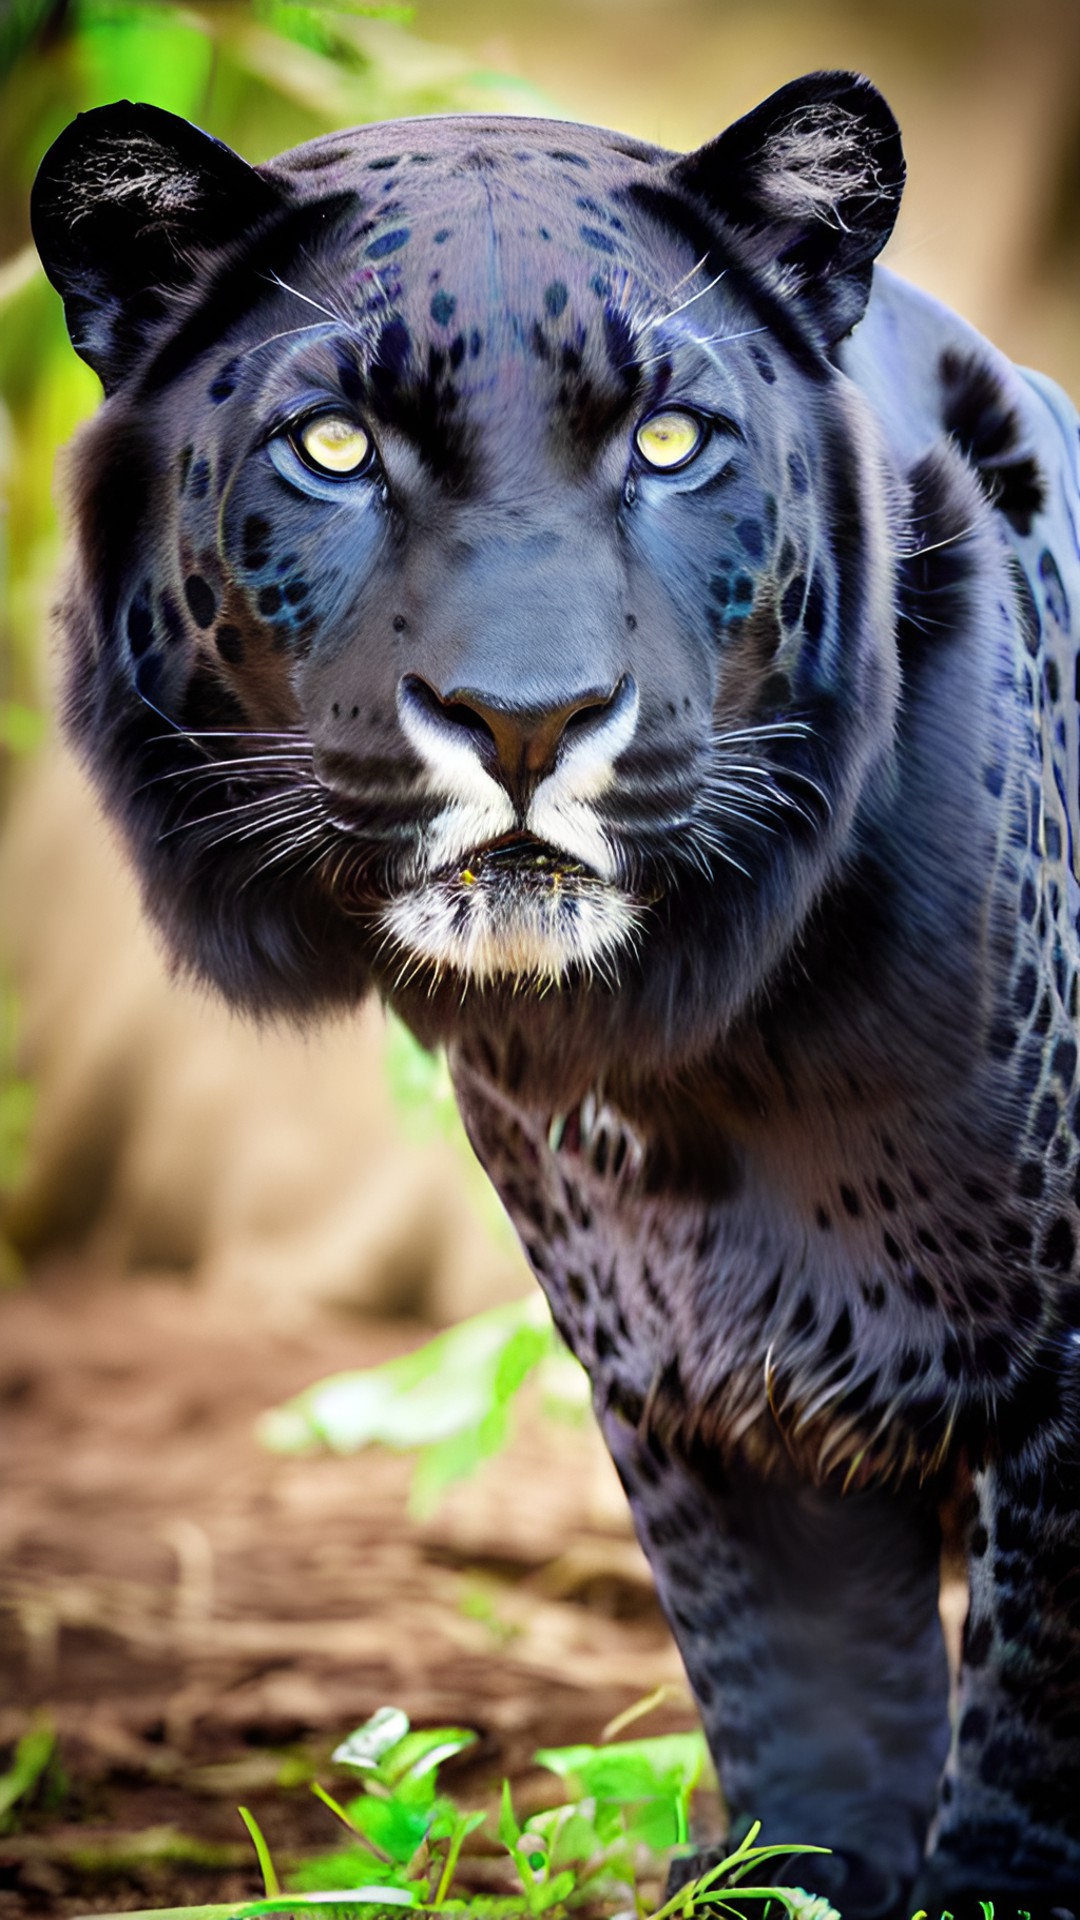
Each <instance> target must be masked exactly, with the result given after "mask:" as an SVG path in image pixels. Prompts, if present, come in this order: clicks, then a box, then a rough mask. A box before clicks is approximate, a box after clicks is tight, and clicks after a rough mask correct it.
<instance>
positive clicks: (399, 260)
mask: <svg viewBox="0 0 1080 1920" xmlns="http://www.w3.org/2000/svg"><path fill="white" fill-rule="evenodd" d="M607 138H608V136H602V135H598V134H597V135H594V134H590V132H589V130H587V129H584V130H583V129H580V128H570V127H567V128H564V127H563V126H562V125H561V124H560V123H558V122H516V121H510V122H505V123H503V124H501V125H492V124H491V123H490V122H485V121H482V120H456V121H450V122H444V121H434V122H432V121H426V122H424V121H421V122H414V123H411V124H406V125H405V126H400V127H399V126H395V127H392V128H382V129H379V128H375V129H371V128H369V129H362V130H361V131H360V132H359V133H357V134H355V135H349V136H347V138H346V139H345V140H344V141H343V140H341V139H340V138H338V139H336V140H334V141H326V142H317V143H315V144H314V145H313V147H311V148H306V149H302V150H300V152H299V154H298V155H295V156H286V158H285V160H284V161H283V162H282V163H280V165H281V171H282V172H284V173H286V174H287V175H289V176H290V178H291V180H292V181H293V184H294V190H295V183H296V181H297V178H299V180H300V182H301V183H303V181H304V178H305V175H310V176H312V177H313V178H314V179H315V180H316V181H317V182H318V187H317V191H318V192H319V193H320V194H323V193H325V191H326V189H327V186H328V185H329V186H330V187H331V188H332V190H333V192H334V193H335V194H339V195H340V194H344V195H346V196H347V202H348V206H349V213H348V215H347V217H346V218H344V219H343V220H341V221H339V222H338V223H336V224H335V225H334V227H333V229H332V230H329V231H327V233H326V234H325V237H324V239H323V241H322V242H321V244H319V245H318V247H317V248H316V247H312V248H310V249H308V250H307V252H306V263H305V264H306V266H307V268H308V271H309V280H308V281H306V282H305V283H304V294H305V297H306V300H307V302H308V304H309V305H310V304H312V303H314V302H316V301H319V300H321V301H322V302H323V303H324V307H325V311H326V313H327V316H328V317H330V318H336V319H337V320H339V321H340V322H341V323H342V328H343V331H342V333H340V334H339V335H338V337H337V340H336V341H335V342H330V341H326V340H324V341H320V342H318V344H316V342H315V340H314V339H313V333H314V332H315V331H317V329H312V328H306V329H302V330H301V333H300V334H299V335H298V336H297V337H298V339H299V340H300V341H301V342H302V345H300V346H298V347H296V348H295V349H294V348H292V347H290V348H289V353H288V357H289V359H290V361H291V360H292V358H293V353H294V351H295V352H296V353H297V354H302V355H303V357H304V358H305V359H307V358H309V357H310V356H321V357H322V358H323V359H325V358H326V357H327V356H330V357H331V358H333V359H334V363H335V364H334V371H335V377H337V376H338V375H340V374H341V373H342V368H343V366H344V365H345V363H350V362H352V360H353V355H354V354H355V360H356V374H357V378H358V380H359V382H360V385H359V387H358V389H357V392H356V395H355V398H356V399H357V401H358V403H361V404H362V405H363V406H364V408H365V409H366V410H368V411H370V412H372V413H373V415H374V417H375V419H376V421H378V420H379V419H380V418H382V419H383V420H384V421H389V422H390V423H391V424H393V425H395V426H400V427H402V428H403V429H404V430H405V431H406V433H407V434H408V435H409V437H410V438H411V439H412V440H413V441H415V443H416V444H417V445H418V446H419V447H420V448H421V450H422V452H423V454H424V457H425V459H426V461H427V464H428V465H429V466H430V467H432V468H433V470H435V471H436V472H438V473H442V474H451V475H452V476H453V477H454V479H455V484H464V483H465V480H466V478H467V474H468V472H469V471H470V469H471V468H472V466H473V465H474V461H473V454H474V453H475V452H476V449H477V445H478V443H477V434H485V435H486V434H487V426H491V427H492V429H493V431H494V430H496V429H497V432H495V437H496V438H497V439H498V441H499V442H500V444H501V445H502V446H503V450H504V452H505V446H506V444H507V443H508V442H510V441H514V440H515V439H518V438H520V440H521V442H522V444H524V442H525V441H528V440H530V439H532V438H534V437H535V436H536V434H537V433H538V432H543V431H544V430H545V428H544V422H545V421H547V420H550V419H552V418H553V419H554V420H555V421H557V422H559V423H561V427H562V429H564V431H562V436H561V437H562V440H563V442H564V445H565V447H566V450H567V455H568V457H573V448H574V447H575V446H577V447H578V448H579V449H586V448H590V447H596V446H598V445H601V444H602V443H603V441H604V437H605V433H606V431H607V429H609V428H610V427H613V426H615V425H616V424H617V423H618V422H619V421H620V420H621V419H622V418H623V416H624V414H625V412H626V409H627V408H628V407H629V406H630V405H631V403H632V402H634V403H636V401H637V399H638V398H639V397H641V396H643V395H646V394H647V391H648V390H649V388H650V383H651V379H652V373H651V371H650V369H652V368H655V367H656V366H658V365H659V363H660V361H661V359H662V355H661V354H660V353H659V352H655V353H654V352H653V347H654V344H658V342H659V335H658V334H654V333H652V332H651V331H650V330H651V329H652V328H654V327H657V326H659V325H660V324H661V323H662V320H663V317H664V315H665V314H666V313H667V312H668V311H669V309H670V308H671V307H672V306H673V305H677V304H678V302H679V298H680V296H679V294H678V292H677V291H676V289H677V287H678V283H679V282H680V281H681V280H683V281H684V280H685V278H686V273H687V261H688V260H689V263H690V267H691V270H692V268H693V264H694V262H693V257H692V254H691V253H690V252H689V249H688V245H687V243H686V242H685V240H681V239H680V238H679V237H678V236H672V238H671V239H670V241H665V237H664V235H663V233H662V231H659V230H658V229H657V227H656V223H655V222H654V221H651V220H649V219H648V217H647V216H646V215H645V214H644V213H643V212H642V211H641V209H640V208H639V207H638V206H637V205H636V203H635V201H634V198H633V192H632V189H633V187H634V185H635V183H636V182H640V181H641V180H642V179H644V178H645V177H646V176H648V175H650V174H654V171H655V156H654V155H653V154H652V152H651V150H649V149H644V148H641V149H636V150H635V149H633V145H632V143H621V144H619V145H618V146H605V145H604V144H603V142H604V140H605V139H607ZM610 138H611V139H612V140H614V139H615V136H610ZM564 143H565V144H564ZM302 190H303V191H305V192H307V191H312V190H315V189H311V188H309V187H306V186H305V187H303V189H302ZM315 268H317V270H318V271H317V273H316V274H315V277H314V278H311V277H310V275H311V272H312V270H313V269H315ZM309 318H311V319H313V318H314V316H309ZM273 328H274V333H275V336H276V334H277V329H278V322H277V319H276V318H275V319H274V321H273ZM349 377H350V376H349V372H348V370H346V371H345V373H344V379H345V381H346V383H347V381H348V378H349ZM538 402H539V403H540V404H539V407H538ZM519 414H520V416H521V420H520V435H518V434H517V431H516V427H515V422H516V421H517V419H518V415H519ZM485 423H487V424H486V425H485ZM488 437H490V436H488ZM490 457H494V452H493V451H491V453H490Z"/></svg>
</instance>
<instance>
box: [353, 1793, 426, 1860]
mask: <svg viewBox="0 0 1080 1920" xmlns="http://www.w3.org/2000/svg"><path fill="white" fill-rule="evenodd" d="M347 1811H348V1815H349V1818H350V1820H351V1821H352V1822H353V1825H354V1826H355V1827H356V1829H357V1831H358V1833H360V1834H361V1836H362V1837H363V1839H365V1840H370V1842H371V1844H372V1846H373V1847H377V1848H378V1850H379V1852H380V1853H384V1854H388V1855H389V1857H390V1859H391V1860H393V1861H396V1863H397V1865H398V1866H399V1867H404V1866H407V1865H408V1863H409V1861H410V1860H411V1859H412V1857H413V1854H414V1853H415V1852H416V1849H417V1847H418V1846H419V1845H420V1843H421V1841H422V1840H423V1839H424V1838H425V1836H426V1834H427V1830H428V1815H427V1810H426V1809H425V1808H423V1807H410V1806H408V1805H407V1804H406V1802H405V1801H403V1800H399V1799H397V1798H396V1797H395V1798H393V1799H390V1800H382V1799H376V1798H375V1796H374V1795H373V1794H361V1795H360V1797H359V1799H356V1800H350V1802H349V1805H348V1808H347Z"/></svg>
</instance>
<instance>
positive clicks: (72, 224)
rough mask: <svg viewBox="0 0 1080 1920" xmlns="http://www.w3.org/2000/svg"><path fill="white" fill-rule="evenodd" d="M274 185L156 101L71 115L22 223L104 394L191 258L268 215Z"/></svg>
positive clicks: (177, 296) (180, 287) (161, 314)
mask: <svg viewBox="0 0 1080 1920" xmlns="http://www.w3.org/2000/svg"><path fill="white" fill-rule="evenodd" d="M283 204H284V199H283V194H282V191H281V189H280V188H278V187H277V186H275V185H273V184H272V183H271V181H270V180H269V179H268V178H267V177H265V176H264V175H263V174H261V173H258V172H256V170H255V168H254V167H250V166H249V165H248V164H247V162H246V161H245V160H241V158H240V156H239V154H236V153H234V152H233V151H232V149H231V147H227V146H225V145H223V143H222V142H221V141H220V140H214V139H212V138H211V136H210V135H209V134H206V133H201V132H200V131H199V129H198V127H193V126H192V125H191V124H190V122H188V121H187V120H181V119H179V118H178V117H177V115H176V114H174V113H166V112H165V111H164V110H163V109H162V108H161V107H149V106H133V105H132V103H131V102H130V101H129V100H118V101H117V102H116V104H115V105H114V106H110V107H95V108H94V109H93V110H92V111H91V112H90V113H80V114H79V116H78V118H77V119H76V120H73V121H72V123H71V125H70V126H69V127H67V128H66V129H65V131H64V132H63V133H62V134H61V135H60V138H59V139H58V140H57V141H56V142H55V144H54V145H53V146H52V147H50V149H49V151H48V153H47V154H46V155H45V158H44V160H43V161H42V163H41V166H40V168H39V170H38V175H37V179H36V180H35V182H34V190H33V194H32V196H31V202H30V218H31V225H32V227H33V233H34V239H35V241H36V243H37V248H38V252H39V253H40V255H41V258H42V261H43V263H44V267H45V271H46V273H47V274H48V276H49V279H50V280H51V281H52V283H53V286H54V287H55V288H56V289H57V291H58V293H60V294H62V295H63V300H64V311H65V315H66V318H67V324H68V332H69V333H70V335H71V339H72V344H73V346H74V348H75V351H76V353H78V354H81V356H82V358H83V359H84V360H86V361H88V362H89V364H90V366H92V367H93V368H94V371H95V372H96V373H97V374H98V375H99V376H100V378H101V382H102V385H103V386H104V388H105V391H106V393H110V392H111V391H112V390H113V388H114V387H116V386H117V385H118V384H119V382H120V381H121V380H122V379H123V377H124V375H125V373H126V372H128V370H129V369H130V367H131V366H132V364H133V363H134V362H135V361H136V360H137V359H138V358H139V357H140V355H141V354H142V352H143V351H144V349H145V345H146V341H147V336H148V335H149V334H150V333H151V332H152V331H153V330H154V329H155V328H156V327H157V326H158V325H159V324H160V323H161V322H162V320H164V319H166V318H167V317H168V315H169V312H170V307H171V306H172V305H173V304H174V302H175V304H176V305H177V306H180V305H181V302H182V296H183V291H184V289H185V288H186V287H187V286H188V285H189V284H190V283H191V280H192V278H193V271H194V263H195V262H196V260H197V259H198V258H199V257H200V256H203V255H206V254H210V255H211V256H212V255H213V254H214V253H215V252H220V251H223V250H224V249H225V248H227V247H228V246H229V244H230V242H233V241H235V240H237V239H239V238H241V237H242V236H243V235H244V234H245V233H247V232H249V231H250V230H251V229H252V228H254V227H256V226H259V225H261V224H262V223H263V222H266V221H268V220H270V219H272V218H273V217H274V215H275V214H276V213H280V211H281V208H282V206H283Z"/></svg>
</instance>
